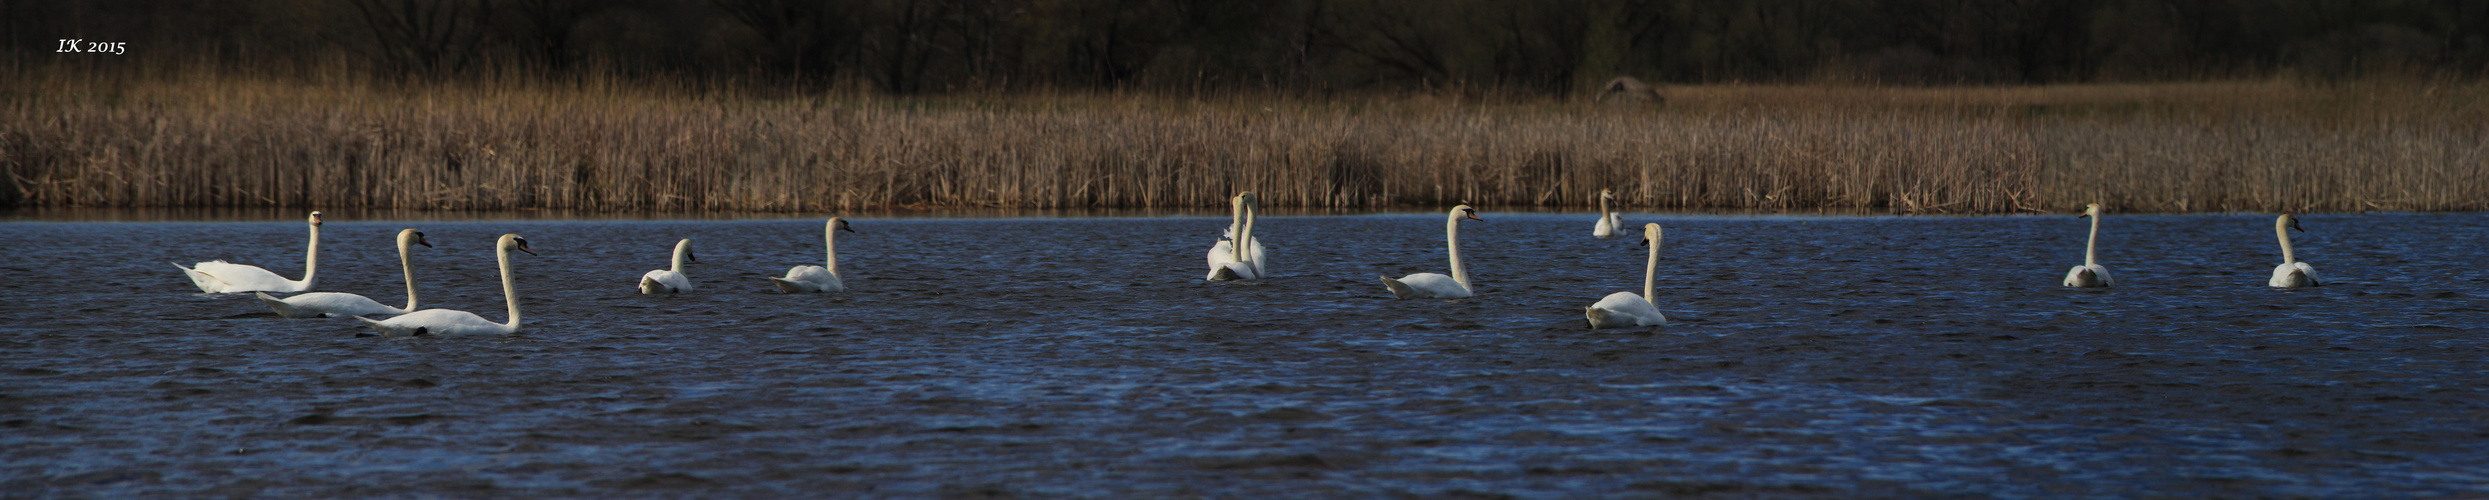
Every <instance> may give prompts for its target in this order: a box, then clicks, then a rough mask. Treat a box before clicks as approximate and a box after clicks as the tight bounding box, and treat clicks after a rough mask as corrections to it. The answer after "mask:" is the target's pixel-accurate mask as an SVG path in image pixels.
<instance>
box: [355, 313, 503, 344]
mask: <svg viewBox="0 0 2489 500" xmlns="http://www.w3.org/2000/svg"><path fill="white" fill-rule="evenodd" d="M355 319H360V320H363V324H365V325H370V326H371V327H372V329H374V330H379V331H380V334H381V335H387V336H391V337H420V336H427V335H442V336H458V335H503V334H508V333H510V331H511V328H510V327H509V325H503V324H500V323H494V322H492V321H489V320H485V319H484V317H483V316H477V315H475V313H470V312H466V311H453V310H449V309H425V310H421V311H415V312H411V313H406V314H403V315H399V316H398V317H395V318H389V319H385V320H373V319H369V318H364V317H361V316H356V317H355Z"/></svg>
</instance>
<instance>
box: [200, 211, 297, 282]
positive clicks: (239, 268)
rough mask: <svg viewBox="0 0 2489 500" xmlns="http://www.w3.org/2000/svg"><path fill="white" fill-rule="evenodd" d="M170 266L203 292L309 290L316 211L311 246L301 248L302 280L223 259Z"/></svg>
mask: <svg viewBox="0 0 2489 500" xmlns="http://www.w3.org/2000/svg"><path fill="white" fill-rule="evenodd" d="M173 267H177V268H181V272H182V275H183V276H188V277H190V284H193V285H198V286H199V291H202V292H207V293H242V292H300V291H304V290H310V289H311V287H312V286H313V285H316V284H318V283H319V273H320V213H319V212H312V213H311V248H310V249H309V250H305V251H304V252H303V261H302V281H294V280H289V279H285V277H284V276H278V275H277V273H273V272H268V270H267V269H261V268H260V267H259V266H245V265H241V264H234V263H230V262H225V261H223V260H211V261H207V262H201V263H197V264H192V265H191V266H190V267H182V266H181V264H173Z"/></svg>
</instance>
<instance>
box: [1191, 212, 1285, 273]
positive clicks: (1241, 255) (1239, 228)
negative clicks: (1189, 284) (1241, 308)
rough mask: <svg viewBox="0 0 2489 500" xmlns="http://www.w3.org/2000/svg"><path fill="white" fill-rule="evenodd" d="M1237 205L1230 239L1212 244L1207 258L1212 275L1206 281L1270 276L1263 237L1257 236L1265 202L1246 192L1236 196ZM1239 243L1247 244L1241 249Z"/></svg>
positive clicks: (1229, 231) (1227, 236) (1230, 225)
mask: <svg viewBox="0 0 2489 500" xmlns="http://www.w3.org/2000/svg"><path fill="white" fill-rule="evenodd" d="M1233 204H1234V205H1235V209H1234V210H1235V214H1236V215H1235V221H1234V222H1231V223H1230V224H1229V227H1228V228H1227V234H1226V236H1225V238H1226V239H1222V240H1219V241H1218V242H1217V243H1214V244H1211V245H1210V254H1209V255H1208V256H1207V259H1208V260H1209V264H1210V275H1209V276H1204V277H1202V279H1206V280H1210V281H1234V280H1249V279H1257V278H1263V277H1267V276H1269V275H1270V269H1268V268H1265V267H1262V263H1263V260H1262V241H1261V239H1260V238H1255V237H1253V225H1254V223H1255V222H1257V219H1259V217H1258V215H1259V214H1258V212H1260V211H1261V200H1260V199H1259V198H1256V197H1255V196H1254V195H1253V193H1252V192H1244V193H1238V194H1236V198H1235V199H1234V200H1233ZM1238 241H1242V242H1245V244H1244V245H1243V246H1237V245H1236V244H1235V242H1238Z"/></svg>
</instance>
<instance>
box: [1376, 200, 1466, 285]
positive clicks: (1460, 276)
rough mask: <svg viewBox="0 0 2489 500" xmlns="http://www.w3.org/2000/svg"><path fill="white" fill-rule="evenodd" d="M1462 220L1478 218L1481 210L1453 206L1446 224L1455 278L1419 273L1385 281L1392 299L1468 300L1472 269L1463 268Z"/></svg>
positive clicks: (1444, 235)
mask: <svg viewBox="0 0 2489 500" xmlns="http://www.w3.org/2000/svg"><path fill="white" fill-rule="evenodd" d="M1461 219H1474V220H1477V221H1480V222H1485V221H1486V219H1480V218H1478V211H1477V210H1476V209H1472V208H1469V205H1466V204H1464V205H1461V206H1457V207H1452V212H1451V214H1450V215H1449V216H1448V217H1446V218H1445V219H1444V221H1443V246H1444V248H1445V250H1446V251H1447V252H1449V253H1450V254H1451V255H1452V275H1451V276H1444V275H1441V274H1435V273H1417V274H1411V275H1408V276H1402V277H1400V279H1396V280H1395V279H1391V278H1390V277H1384V278H1383V286H1385V287H1389V288H1391V296H1392V297H1395V298H1399V299H1458V298H1464V297H1468V296H1469V295H1470V289H1469V270H1467V269H1464V268H1462V267H1461V239H1460V232H1461Z"/></svg>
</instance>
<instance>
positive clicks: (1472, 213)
mask: <svg viewBox="0 0 2489 500" xmlns="http://www.w3.org/2000/svg"><path fill="white" fill-rule="evenodd" d="M1452 215H1453V216H1454V217H1459V218H1465V219H1469V220H1475V221H1480V222H1484V221H1486V219H1480V218H1478V209H1475V208H1469V204H1467V203H1463V204H1461V205H1460V206H1456V207H1452Z"/></svg>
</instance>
